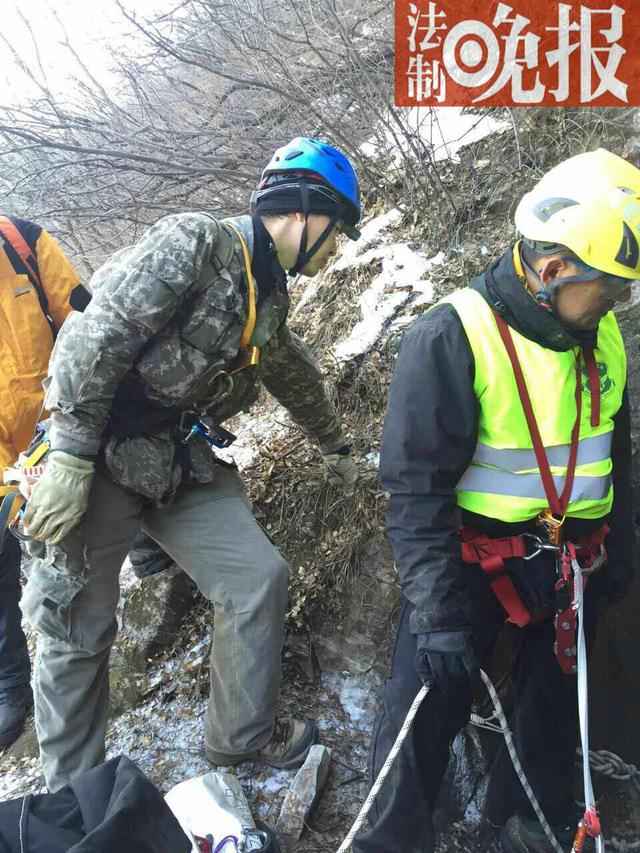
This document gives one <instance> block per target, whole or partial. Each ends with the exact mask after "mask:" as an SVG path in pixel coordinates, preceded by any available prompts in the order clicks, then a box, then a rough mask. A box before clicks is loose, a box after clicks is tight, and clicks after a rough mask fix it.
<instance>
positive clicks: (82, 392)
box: [46, 214, 219, 456]
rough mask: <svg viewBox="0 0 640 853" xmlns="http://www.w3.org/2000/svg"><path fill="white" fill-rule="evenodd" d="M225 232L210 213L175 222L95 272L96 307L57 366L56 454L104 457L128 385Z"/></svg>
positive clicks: (71, 324) (52, 397)
mask: <svg viewBox="0 0 640 853" xmlns="http://www.w3.org/2000/svg"><path fill="white" fill-rule="evenodd" d="M218 228H219V226H218V223H217V222H216V221H215V220H214V219H212V218H211V217H209V216H207V215H205V214H177V215H173V216H167V217H165V218H164V219H161V220H160V221H159V222H157V223H156V224H155V225H154V226H152V227H151V228H150V229H149V230H148V231H147V232H146V233H145V234H144V235H143V236H142V238H141V239H140V240H139V241H138V243H136V245H135V246H133V247H132V248H130V249H125V250H121V251H120V252H118V253H117V254H116V255H114V256H113V257H112V258H111V259H110V260H109V261H107V263H106V264H105V265H104V266H102V267H101V268H100V269H99V270H98V271H97V272H96V273H95V275H94V276H93V278H92V281H91V287H92V289H93V292H94V296H93V299H92V301H91V303H90V304H89V306H88V307H87V309H86V311H85V312H84V313H82V314H73V315H72V316H71V317H69V319H68V320H67V322H66V323H65V324H64V326H63V328H62V330H61V332H60V335H59V336H58V339H57V341H56V345H55V348H54V351H53V355H52V357H51V361H50V366H49V380H48V381H49V388H48V392H47V398H46V406H47V408H48V409H49V411H50V412H51V414H52V427H51V433H50V437H51V442H52V445H53V446H54V447H56V448H59V449H61V450H66V451H67V452H69V453H74V454H76V455H79V456H95V455H96V454H97V453H98V450H99V448H100V440H101V436H102V433H103V431H104V429H105V426H106V424H107V419H108V416H109V413H110V410H111V405H112V400H113V396H114V394H115V392H116V389H117V387H118V385H119V383H120V381H121V379H122V378H123V376H124V375H125V374H126V373H127V371H128V370H129V369H130V368H131V366H132V365H133V363H134V362H135V360H136V357H137V356H138V354H139V353H140V351H141V349H142V347H143V346H144V345H145V344H146V343H147V341H149V339H150V338H152V337H153V336H154V335H155V334H157V333H158V332H159V331H160V330H161V329H162V328H163V327H164V326H165V325H166V324H167V323H168V322H169V320H170V319H171V318H172V316H173V315H174V314H175V312H176V311H177V309H178V307H179V305H180V304H181V302H182V299H183V298H184V296H185V294H186V293H187V292H188V290H189V288H190V287H191V285H192V284H193V283H194V282H195V281H196V280H197V279H198V277H199V276H200V273H201V271H202V267H203V265H204V264H205V263H206V262H207V261H208V259H209V258H210V257H211V255H212V252H213V250H214V248H215V246H216V241H217V236H218Z"/></svg>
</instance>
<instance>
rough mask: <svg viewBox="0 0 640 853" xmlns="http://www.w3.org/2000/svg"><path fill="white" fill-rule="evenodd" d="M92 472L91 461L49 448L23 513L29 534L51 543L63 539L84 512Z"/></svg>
mask: <svg viewBox="0 0 640 853" xmlns="http://www.w3.org/2000/svg"><path fill="white" fill-rule="evenodd" d="M93 473H94V463H93V461H92V460H89V459H79V458H78V457H77V456H71V454H70V453H65V452H64V451H62V450H54V451H52V452H51V453H50V454H49V457H48V459H47V467H46V468H45V472H44V474H43V475H42V477H41V479H40V480H39V481H38V482H37V483H36V484H35V486H34V487H33V491H32V493H31V497H30V498H29V502H28V503H27V508H26V509H25V512H24V518H23V523H24V527H25V531H26V532H27V533H28V534H29V536H32V537H33V538H34V539H38V540H39V541H41V542H48V543H49V544H50V545H55V544H56V543H58V542H60V540H61V539H64V537H65V536H66V535H67V533H69V531H70V530H73V528H74V527H75V526H76V524H78V522H79V521H80V519H81V518H82V516H83V515H84V513H85V512H86V509H87V506H88V504H89V490H90V489H91V483H92V481H93Z"/></svg>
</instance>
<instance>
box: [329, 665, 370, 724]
mask: <svg viewBox="0 0 640 853" xmlns="http://www.w3.org/2000/svg"><path fill="white" fill-rule="evenodd" d="M322 684H323V686H324V687H326V688H327V689H328V690H333V691H334V693H336V694H337V696H338V699H339V700H340V704H341V705H342V708H343V709H344V711H345V713H346V714H347V716H348V717H349V722H350V725H351V727H353V728H355V729H358V730H359V731H361V732H371V731H372V730H373V723H374V720H375V717H376V713H377V710H378V701H377V697H376V695H375V691H374V690H372V685H371V680H370V675H369V674H368V673H367V674H366V675H351V674H350V673H349V672H342V673H337V672H324V673H323V674H322ZM338 725H339V726H340V725H343V724H342V723H340V722H338Z"/></svg>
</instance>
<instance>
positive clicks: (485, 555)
mask: <svg viewBox="0 0 640 853" xmlns="http://www.w3.org/2000/svg"><path fill="white" fill-rule="evenodd" d="M458 532H459V533H460V538H461V540H462V542H461V543H460V544H461V549H462V560H463V562H465V563H479V564H480V567H481V568H482V571H483V572H484V573H485V575H487V578H488V580H489V583H490V584H491V589H492V590H493V593H494V595H495V596H496V598H497V599H498V601H499V602H500V604H501V605H502V607H503V609H504V610H505V612H506V614H507V619H506V621H507V622H512V623H513V624H514V625H517V626H518V627H519V628H524V626H525V625H529V624H530V623H531V622H532V621H533V617H532V615H531V613H529V611H528V610H527V608H526V607H525V606H524V604H523V603H522V600H521V599H520V596H519V595H518V593H517V591H516V588H515V586H514V585H513V581H512V580H511V577H510V576H509V572H508V571H507V569H506V566H505V564H504V561H505V560H508V559H509V558H510V557H524V556H525V555H526V553H527V546H526V542H525V539H524V538H523V537H522V536H507V537H505V538H504V539H490V538H489V537H488V536H487V535H486V533H477V532H476V531H475V530H469V528H468V527H461V528H460V529H459V531H458Z"/></svg>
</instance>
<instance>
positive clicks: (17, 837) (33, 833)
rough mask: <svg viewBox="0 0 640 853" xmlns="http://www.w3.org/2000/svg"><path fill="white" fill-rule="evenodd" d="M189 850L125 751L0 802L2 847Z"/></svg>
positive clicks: (127, 852)
mask: <svg viewBox="0 0 640 853" xmlns="http://www.w3.org/2000/svg"><path fill="white" fill-rule="evenodd" d="M67 851H68V853H190V851H191V842H190V841H189V839H188V838H187V836H186V835H185V833H184V832H183V831H182V829H181V827H180V824H179V823H178V821H177V819H176V818H175V817H174V815H173V813H172V812H171V810H170V809H169V806H168V805H167V804H166V803H165V801H164V798H163V796H162V794H161V793H160V791H158V789H157V788H156V787H155V786H154V785H153V784H152V783H151V782H150V781H149V779H147V778H146V776H145V775H144V774H143V773H142V771H141V770H139V769H138V767H136V765H135V764H134V763H133V762H132V761H130V760H129V759H128V758H126V757H125V756H123V755H121V756H120V757H119V758H113V759H111V761H107V762H106V763H105V764H100V765H98V766H97V767H94V768H93V769H92V770H88V771H87V772H86V773H83V774H82V775H81V776H78V778H77V779H74V780H73V782H70V783H69V784H68V785H65V786H64V787H63V788H61V789H60V790H59V791H56V792H55V794H37V795H35V796H30V795H29V796H27V797H25V798H20V799H17V800H11V801H10V802H6V803H0V853H67Z"/></svg>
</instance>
